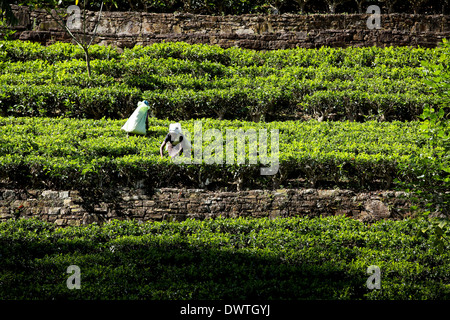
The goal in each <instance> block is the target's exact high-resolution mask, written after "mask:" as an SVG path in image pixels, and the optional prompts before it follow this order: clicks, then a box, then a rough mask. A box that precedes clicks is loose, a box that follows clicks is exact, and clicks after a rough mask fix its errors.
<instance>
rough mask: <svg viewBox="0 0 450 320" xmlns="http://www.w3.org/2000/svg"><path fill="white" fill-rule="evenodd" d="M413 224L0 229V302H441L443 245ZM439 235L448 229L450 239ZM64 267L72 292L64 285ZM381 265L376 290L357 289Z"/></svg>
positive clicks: (423, 223)
mask: <svg viewBox="0 0 450 320" xmlns="http://www.w3.org/2000/svg"><path fill="white" fill-rule="evenodd" d="M429 226H430V222H429V221H427V220H422V219H411V220H404V221H380V222H377V223H375V224H372V225H366V224H363V223H361V222H359V221H356V220H353V219H350V218H343V217H328V218H301V217H295V218H286V219H275V220H270V219H266V218H258V219H254V218H253V219H251V218H245V219H244V218H238V219H223V218H218V219H215V220H205V221H198V220H186V221H184V222H154V223H153V222H152V223H151V222H148V223H142V224H139V223H138V222H136V221H112V222H109V223H105V224H103V225H101V226H99V225H97V224H91V225H87V226H82V227H67V228H55V226H54V225H53V224H50V223H47V222H42V221H39V220H35V219H28V220H25V219H19V220H17V221H13V220H10V221H7V222H3V223H0V244H1V245H0V255H1V257H2V259H1V260H0V298H1V299H26V300H28V299H46V300H50V299H56V300H60V299H85V300H91V299H128V300H134V299H182V300H185V299H208V300H211V299H212V300H215V299H231V300H233V299H234V300H237V299H239V300H241V299H244V300H247V299H252V298H253V299H269V300H272V299H275V300H276V299H281V300H284V299H352V300H354V299H364V300H366V299H368V300H389V299H391V300H411V299H413V300H417V299H420V300H421V299H432V300H435V299H439V300H441V299H442V300H444V299H448V298H450V290H449V287H448V285H447V280H448V277H449V270H448V267H447V266H448V263H449V262H450V260H449V259H450V256H449V254H448V246H446V247H445V249H447V250H446V251H444V253H443V254H441V255H439V254H437V249H435V248H434V246H433V244H432V239H428V238H427V237H426V236H424V235H423V234H422V233H421V232H420V230H421V229H423V228H427V227H429ZM447 235H448V231H447ZM69 265H77V266H79V267H80V272H81V289H80V290H69V289H67V287H66V280H67V278H68V276H69V275H68V274H67V273H66V270H67V267H68V266H69ZM370 265H377V266H379V267H380V269H381V289H380V290H370V289H368V288H367V286H366V281H367V278H368V275H367V274H366V270H367V267H368V266H370Z"/></svg>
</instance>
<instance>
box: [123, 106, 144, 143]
mask: <svg viewBox="0 0 450 320" xmlns="http://www.w3.org/2000/svg"><path fill="white" fill-rule="evenodd" d="M149 109H150V107H149V106H148V105H147V104H146V103H144V101H139V102H138V106H137V108H136V110H134V112H133V113H132V114H131V116H130V117H129V118H128V120H127V122H125V124H124V125H123V127H122V128H121V129H122V130H124V131H126V132H128V133H136V134H143V135H145V134H146V133H147V130H146V128H145V119H146V117H147V112H148V110H149Z"/></svg>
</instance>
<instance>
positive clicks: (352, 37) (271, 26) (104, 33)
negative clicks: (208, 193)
mask: <svg viewBox="0 0 450 320" xmlns="http://www.w3.org/2000/svg"><path fill="white" fill-rule="evenodd" d="M14 8H15V12H16V15H17V16H18V17H19V21H20V22H19V25H18V26H16V27H15V28H16V30H17V33H16V34H15V37H16V38H19V39H22V40H31V41H38V42H41V43H43V44H49V43H52V42H54V41H70V37H69V36H68V35H66V34H65V33H64V32H63V31H62V30H61V29H60V27H59V26H58V25H57V24H56V23H55V22H54V21H53V20H52V18H51V17H50V16H49V15H48V14H47V13H46V12H45V11H43V10H34V11H30V10H29V9H28V8H24V7H14ZM87 16H88V19H87V20H88V28H87V29H88V30H93V26H94V22H95V21H96V13H94V12H89V14H88V15H87ZM369 16H370V15H368V14H334V15H332V14H326V15H324V14H312V15H295V14H283V15H252V14H247V15H239V16H209V15H194V14H184V13H183V14H179V13H175V14H158V13H139V12H103V13H102V19H101V23H100V25H99V28H98V37H97V38H96V39H95V41H94V43H100V44H111V45H113V46H116V47H119V48H124V47H133V46H134V45H136V44H140V45H149V44H152V43H155V42H161V41H185V42H188V43H206V44H217V45H220V46H222V47H224V48H228V47H232V46H238V47H242V48H248V49H257V50H262V49H263V50H269V49H286V48H294V47H297V46H299V47H305V48H317V47H320V46H330V47H347V46H381V47H385V46H424V47H434V46H436V45H437V44H438V43H440V42H441V41H442V39H443V38H449V37H450V23H449V22H450V16H448V15H412V14H382V15H381V29H379V30H370V29H368V27H367V19H368V18H369Z"/></svg>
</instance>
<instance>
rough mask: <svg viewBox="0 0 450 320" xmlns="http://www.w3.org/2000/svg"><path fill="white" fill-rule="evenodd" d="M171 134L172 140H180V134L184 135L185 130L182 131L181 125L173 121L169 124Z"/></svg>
mask: <svg viewBox="0 0 450 320" xmlns="http://www.w3.org/2000/svg"><path fill="white" fill-rule="evenodd" d="M169 134H170V137H171V138H172V141H179V140H180V136H182V135H183V132H182V131H181V125H180V124H179V123H178V122H177V123H171V124H170V125H169Z"/></svg>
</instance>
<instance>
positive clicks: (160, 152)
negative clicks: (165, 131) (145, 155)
mask: <svg viewBox="0 0 450 320" xmlns="http://www.w3.org/2000/svg"><path fill="white" fill-rule="evenodd" d="M165 146H166V141H165V140H164V142H163V143H162V144H161V147H160V148H159V154H160V155H161V158H163V157H164V154H163V150H164V147H165Z"/></svg>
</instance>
